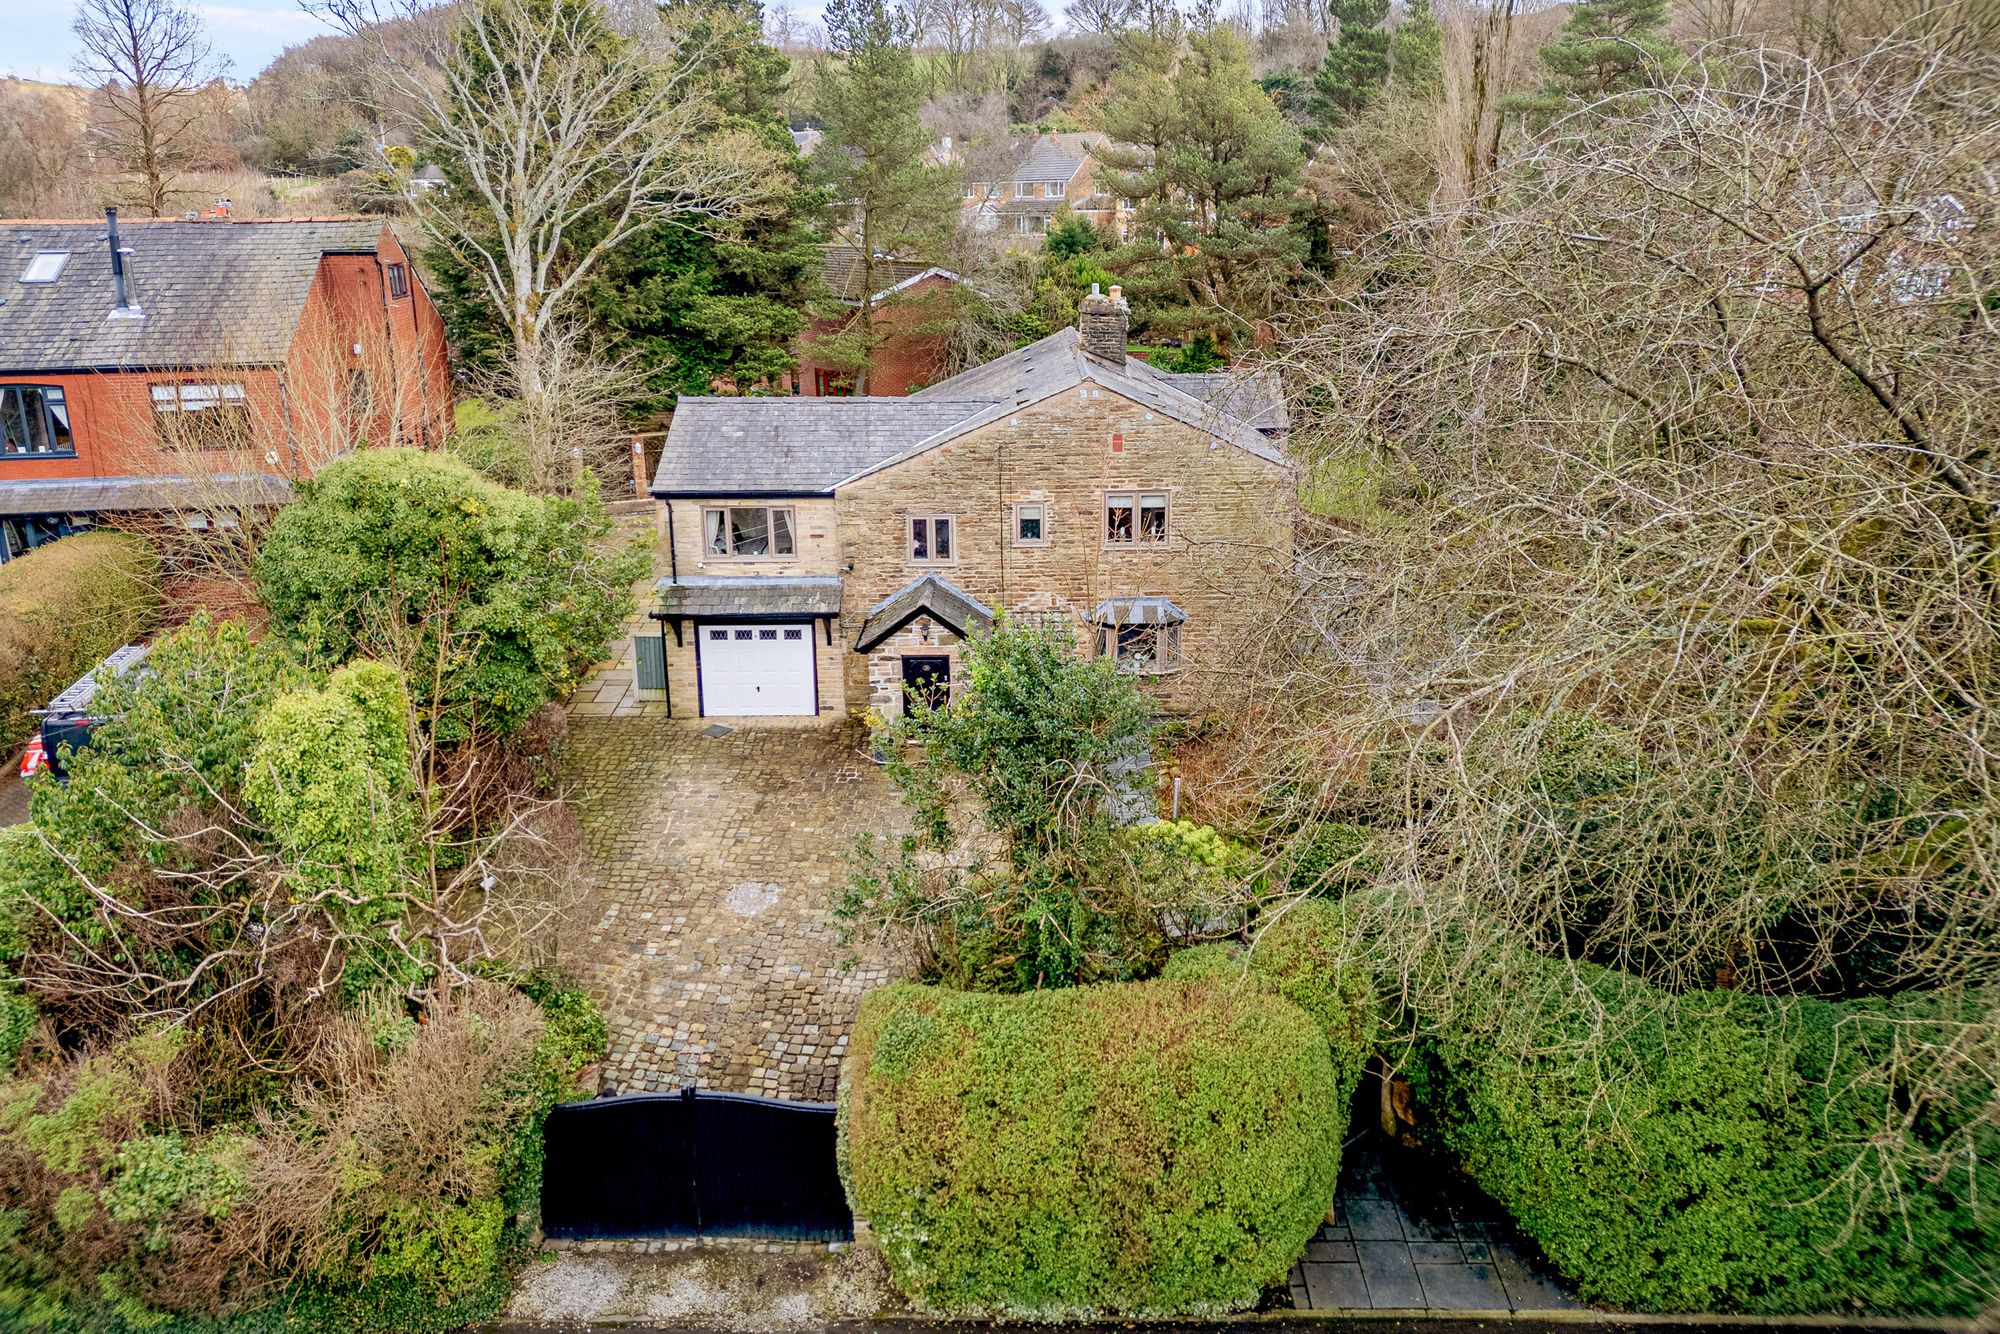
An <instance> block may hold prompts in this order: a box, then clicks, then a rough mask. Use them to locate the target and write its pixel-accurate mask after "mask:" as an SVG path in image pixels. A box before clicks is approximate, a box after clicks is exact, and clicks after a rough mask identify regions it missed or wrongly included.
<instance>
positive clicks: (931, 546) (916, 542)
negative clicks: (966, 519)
mask: <svg viewBox="0 0 2000 1334" xmlns="http://www.w3.org/2000/svg"><path fill="white" fill-rule="evenodd" d="M957 527H958V525H957V524H956V523H954V522H953V521H952V520H951V519H949V518H939V517H937V516H935V515H926V516H925V517H923V518H920V519H912V520H910V559H911V560H913V561H916V562H917V563H918V564H920V565H937V564H941V563H943V562H946V561H953V560H957V559H958V549H957V545H956V542H957V538H958V534H957V532H956V531H954V530H955V529H956V528H957Z"/></svg>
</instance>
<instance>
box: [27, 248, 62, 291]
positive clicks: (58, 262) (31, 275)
mask: <svg viewBox="0 0 2000 1334" xmlns="http://www.w3.org/2000/svg"><path fill="white" fill-rule="evenodd" d="M67 263H69V251H67V250H39V251H37V252H35V257H34V258H33V259H31V260H29V261H28V267H27V268H25V269H22V270H21V281H22V282H24V283H52V282H54V281H55V280H56V279H58V278H60V277H62V271H63V265H65V264H67Z"/></svg>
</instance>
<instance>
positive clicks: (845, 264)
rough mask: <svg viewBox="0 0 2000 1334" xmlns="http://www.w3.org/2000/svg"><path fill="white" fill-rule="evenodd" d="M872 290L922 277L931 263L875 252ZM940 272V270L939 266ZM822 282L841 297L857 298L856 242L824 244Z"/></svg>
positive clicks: (859, 280) (859, 293) (859, 276)
mask: <svg viewBox="0 0 2000 1334" xmlns="http://www.w3.org/2000/svg"><path fill="white" fill-rule="evenodd" d="M873 267H874V271H875V272H874V278H875V291H876V292H877V293H878V294H879V293H881V292H885V291H887V290H888V289H890V288H891V287H894V286H896V285H897V284H898V283H906V282H908V281H910V280H911V279H912V278H919V277H922V276H923V275H924V274H926V273H929V272H930V271H931V270H932V269H933V268H935V267H936V266H935V265H931V264H926V263H924V262H923V261H922V260H916V259H894V258H891V257H889V256H886V255H883V256H877V257H876V260H875V263H874V266H873ZM938 272H940V273H942V272H944V270H942V269H939V270H938ZM825 276H826V285H827V287H828V289H829V290H831V291H832V292H833V294H834V295H835V296H837V297H839V298H840V299H841V300H842V301H859V300H861V298H862V297H863V296H864V295H867V294H866V293H864V292H863V291H862V290H861V289H862V285H863V284H862V273H861V250H860V248H859V247H858V246H851V245H830V246H827V247H826V259H825Z"/></svg>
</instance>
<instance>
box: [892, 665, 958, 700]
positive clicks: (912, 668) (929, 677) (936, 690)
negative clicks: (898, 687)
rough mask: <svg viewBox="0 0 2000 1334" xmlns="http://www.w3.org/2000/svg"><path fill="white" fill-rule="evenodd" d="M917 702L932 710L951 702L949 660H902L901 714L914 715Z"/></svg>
mask: <svg viewBox="0 0 2000 1334" xmlns="http://www.w3.org/2000/svg"><path fill="white" fill-rule="evenodd" d="M919 700H921V701H922V702H923V703H925V704H928V705H929V706H930V707H931V708H933V709H941V708H943V707H944V706H945V705H946V704H948V703H950V702H951V659H950V658H943V657H919V658H908V657H906V658H904V659H903V712H905V713H914V712H915V711H916V704H917V702H918V701H919Z"/></svg>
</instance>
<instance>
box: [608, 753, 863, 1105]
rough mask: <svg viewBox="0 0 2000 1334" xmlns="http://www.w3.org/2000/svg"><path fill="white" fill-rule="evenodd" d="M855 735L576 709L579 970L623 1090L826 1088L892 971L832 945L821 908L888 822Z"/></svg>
mask: <svg viewBox="0 0 2000 1334" xmlns="http://www.w3.org/2000/svg"><path fill="white" fill-rule="evenodd" d="M864 745H865V734H864V733H863V732H862V730H861V729H860V728H859V727H858V726H855V725H846V726H839V727H826V726H823V725H811V726H804V727H791V728H786V727H773V728H769V729H765V728H758V729H750V728H741V729H730V728H727V727H722V726H719V725H709V724H705V723H704V722H702V721H701V720H699V719H694V720H677V719H666V718H654V717H639V716H626V717H611V718H605V717H573V718H572V719H571V723H570V774H571V777H572V779H573V781H574V782H575V783H576V785H577V787H576V793H575V800H576V805H577V810H578V814H579V815H580V816H581V817H582V820H583V826H584V834H585V838H586V840H587V841H588V843H589V846H590V852H591V855H592V858H593V860H594V862H595V864H596V868H597V874H598V881H599V894H598V899H599V905H600V912H599V917H598V920H597V922H596V923H595V924H594V925H593V927H592V929H591V930H590V931H589V933H588V936H587V944H586V946H585V950H586V964H585V977H584V980H585V981H586V982H587V983H588V985H589V986H590V989H591V991H592V992H593V994H595V995H596V996H597V997H598V999H599V1000H600V1001H602V1002H603V1003H604V1006H605V1016H606V1018H607V1019H608V1021H609V1023H610V1028H611V1042H610V1050H609V1052H608V1054H607V1056H606V1058H605V1065H604V1078H605V1081H606V1082H607V1083H609V1084H610V1085H611V1086H612V1087H614V1088H615V1089H616V1090H617V1092H619V1093H641V1092H654V1091H659V1090H667V1089H677V1088H682V1087H685V1086H687V1085H690V1084H692V1085H696V1086H698V1087H701V1088H708V1089H718V1090H722V1091H725V1092H731V1093H755V1094H762V1095H764V1096H766V1097H776V1098H788V1099H798V1100H803V1101H808V1102H829V1101H831V1100H832V1099H833V1096H834V1086H835V1082H836V1080H837V1078H838V1075H839V1069H840V1060H841V1057H842V1056H844V1055H845V1054H846V1052H847V1037H848V1031H849V1028H850V1026H851V1025H852V1023H853V1020H854V1008H855V1005H856V1003H857V1002H858V1001H859V1000H860V998H861V995H862V993H863V992H865V991H867V990H868V989H869V988H871V987H874V986H878V985H880V984H881V983H882V982H883V981H885V980H886V979H887V977H888V972H887V969H886V967H885V961H884V960H883V959H881V958H880V957H879V956H877V955H875V954H874V953H873V952H872V951H869V950H866V949H863V950H859V951H857V950H855V949H851V948H843V947H842V946H841V944H840V943H839V941H838V939H837V936H836V932H835V929H834V924H833V921H832V919H831V917H830V915H829V913H828V900H829V898H830V896H831V894H832V892H833V889H834V887H835V886H836V885H837V884H839V883H840V882H841V881H842V880H843V879H844V878H845V876H846V874H847V856H848V853H849V852H850V850H851V849H852V848H853V847H854V843H855V840H856V839H857V838H858V837H859V836H860V835H861V834H862V833H864V832H874V833H878V834H880V833H887V832H891V831H892V830H893V829H894V828H896V827H898V826H897V822H898V820H899V812H900V809H901V808H900V806H899V805H898V803H897V799H896V796H895V794H894V791H893V790H892V789H891V787H890V785H889V783H888V782H887V780H886V779H885V778H884V777H883V775H882V772H881V770H879V769H878V768H876V767H875V766H874V765H872V764H870V763H869V762H868V760H867V759H866V757H865V755H864V754H863V748H864ZM857 955H858V958H856V963H855V966H854V967H853V968H851V969H844V968H843V967H842V966H841V965H842V963H843V961H844V960H847V959H849V958H851V957H856V956H857Z"/></svg>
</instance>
